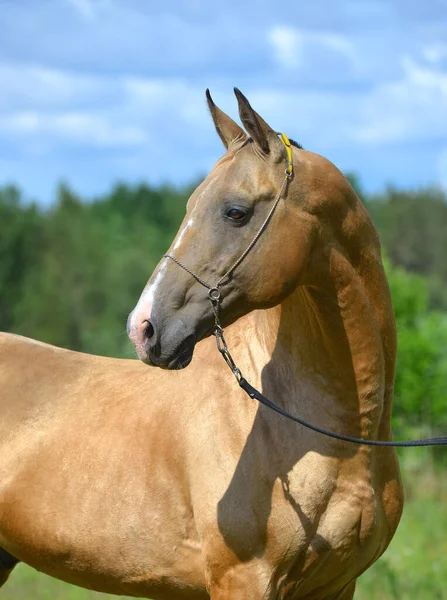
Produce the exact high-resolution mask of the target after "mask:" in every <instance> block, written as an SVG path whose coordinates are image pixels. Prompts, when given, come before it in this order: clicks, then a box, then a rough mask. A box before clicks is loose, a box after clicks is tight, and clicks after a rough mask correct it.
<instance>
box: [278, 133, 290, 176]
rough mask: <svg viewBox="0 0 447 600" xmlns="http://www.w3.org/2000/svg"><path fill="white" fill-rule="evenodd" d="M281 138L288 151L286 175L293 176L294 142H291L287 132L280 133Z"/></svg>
mask: <svg viewBox="0 0 447 600" xmlns="http://www.w3.org/2000/svg"><path fill="white" fill-rule="evenodd" d="M278 136H279V139H280V140H281V142H282V143H283V144H284V148H285V149H286V152H287V168H286V175H287V177H292V175H293V160H292V144H291V143H290V140H289V138H288V137H287V136H286V134H285V133H278Z"/></svg>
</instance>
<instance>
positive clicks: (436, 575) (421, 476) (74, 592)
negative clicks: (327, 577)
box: [0, 449, 447, 600]
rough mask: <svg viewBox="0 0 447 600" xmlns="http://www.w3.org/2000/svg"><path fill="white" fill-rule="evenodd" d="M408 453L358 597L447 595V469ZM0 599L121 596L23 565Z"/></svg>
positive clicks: (401, 599) (392, 599)
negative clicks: (401, 495) (399, 507)
mask: <svg viewBox="0 0 447 600" xmlns="http://www.w3.org/2000/svg"><path fill="white" fill-rule="evenodd" d="M407 452H409V453H413V454H412V455H410V454H407V455H405V459H406V460H405V462H404V464H403V475H404V483H405V490H406V496H407V501H406V507H405V511H404V516H403V518H402V521H401V524H400V526H399V529H398V531H397V534H396V536H395V538H394V539H393V541H392V542H391V545H390V547H389V548H388V550H387V552H386V553H385V555H384V556H383V557H382V558H381V559H380V560H379V561H377V563H376V564H375V565H374V566H373V567H372V568H371V569H369V570H368V571H367V572H366V573H365V574H364V575H363V576H362V577H361V578H360V579H359V582H358V584H357V592H356V595H355V600H447V472H446V470H444V471H435V470H434V469H433V467H432V466H431V464H430V461H428V460H423V461H421V460H416V461H414V459H415V458H417V457H419V458H421V453H423V450H414V449H412V450H407ZM416 452H417V453H419V454H418V455H416ZM446 452H447V451H446ZM422 456H423V454H422ZM0 598H1V600H106V599H111V598H117V596H110V595H107V594H98V593H95V592H89V591H87V590H83V589H80V588H77V587H75V586H70V585H67V584H64V583H61V582H59V581H56V580H55V579H51V578H50V577H47V576H45V575H42V574H40V573H37V572H36V571H34V570H33V569H30V568H29V567H27V566H25V565H18V566H17V568H16V570H15V571H14V573H13V575H12V576H11V578H10V580H9V581H8V582H7V584H6V585H5V586H4V588H2V590H1V591H0Z"/></svg>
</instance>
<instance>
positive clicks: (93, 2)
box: [66, 0, 111, 21]
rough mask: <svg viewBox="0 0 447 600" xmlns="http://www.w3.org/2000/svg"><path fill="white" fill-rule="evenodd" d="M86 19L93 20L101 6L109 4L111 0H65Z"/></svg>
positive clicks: (105, 6)
mask: <svg viewBox="0 0 447 600" xmlns="http://www.w3.org/2000/svg"><path fill="white" fill-rule="evenodd" d="M66 1H67V2H68V4H69V5H70V6H71V7H72V8H74V9H75V11H76V12H77V13H78V14H79V15H81V17H82V18H83V19H85V20H87V21H93V20H94V19H95V17H96V16H97V14H98V11H99V10H101V9H102V8H108V7H110V6H111V0H66Z"/></svg>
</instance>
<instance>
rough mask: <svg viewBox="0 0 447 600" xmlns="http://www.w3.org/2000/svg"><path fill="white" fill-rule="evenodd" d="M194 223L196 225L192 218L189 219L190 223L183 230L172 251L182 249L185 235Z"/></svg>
mask: <svg viewBox="0 0 447 600" xmlns="http://www.w3.org/2000/svg"><path fill="white" fill-rule="evenodd" d="M193 212H194V211H193ZM193 223H194V218H193V217H191V218H190V219H189V221H188V222H187V223H186V225H185V226H184V227H183V229H182V230H181V232H180V235H179V236H178V238H177V240H176V242H175V244H174V246H173V248H172V251H174V250H177V249H178V248H180V245H181V243H182V241H183V238H184V237H185V233H186V232H187V230H188V229H189V228H190V227H191V226H192V224H193Z"/></svg>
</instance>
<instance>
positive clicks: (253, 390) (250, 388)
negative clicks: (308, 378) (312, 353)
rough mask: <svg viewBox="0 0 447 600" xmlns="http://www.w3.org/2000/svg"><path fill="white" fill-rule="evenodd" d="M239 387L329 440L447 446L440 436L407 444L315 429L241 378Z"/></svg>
mask: <svg viewBox="0 0 447 600" xmlns="http://www.w3.org/2000/svg"><path fill="white" fill-rule="evenodd" d="M238 382H239V385H240V386H241V388H242V389H243V390H244V392H246V393H247V394H248V395H249V396H250V398H252V399H253V400H257V401H258V402H260V403H261V404H263V405H264V406H268V408H271V409H272V410H274V411H275V412H277V413H279V414H280V415H283V416H284V417H287V419H291V420H292V421H295V423H299V424H300V425H303V427H307V429H312V431H316V432H317V433H322V434H323V435H327V436H329V437H331V438H335V439H336V440H343V441H344V442H352V443H353V444H364V445H366V446H399V447H405V448H406V447H408V446H445V445H447V436H445V435H442V436H440V437H431V438H425V439H422V440H410V441H407V442H386V441H382V440H365V439H363V438H357V437H351V436H350V435H343V434H341V433H334V432H333V431H328V430H327V429H323V428H322V427H317V425H312V423H308V422H307V421H304V420H303V419H300V418H299V417H295V416H293V415H291V414H290V413H289V412H287V411H286V410H284V409H283V408H281V407H280V406H277V405H276V404H275V403H274V402H272V401H271V400H269V399H268V398H266V397H265V396H264V395H263V394H261V392H258V390H257V389H256V388H254V387H253V386H252V385H250V384H249V383H248V381H247V380H246V379H245V378H244V377H241V378H240V379H238Z"/></svg>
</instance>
